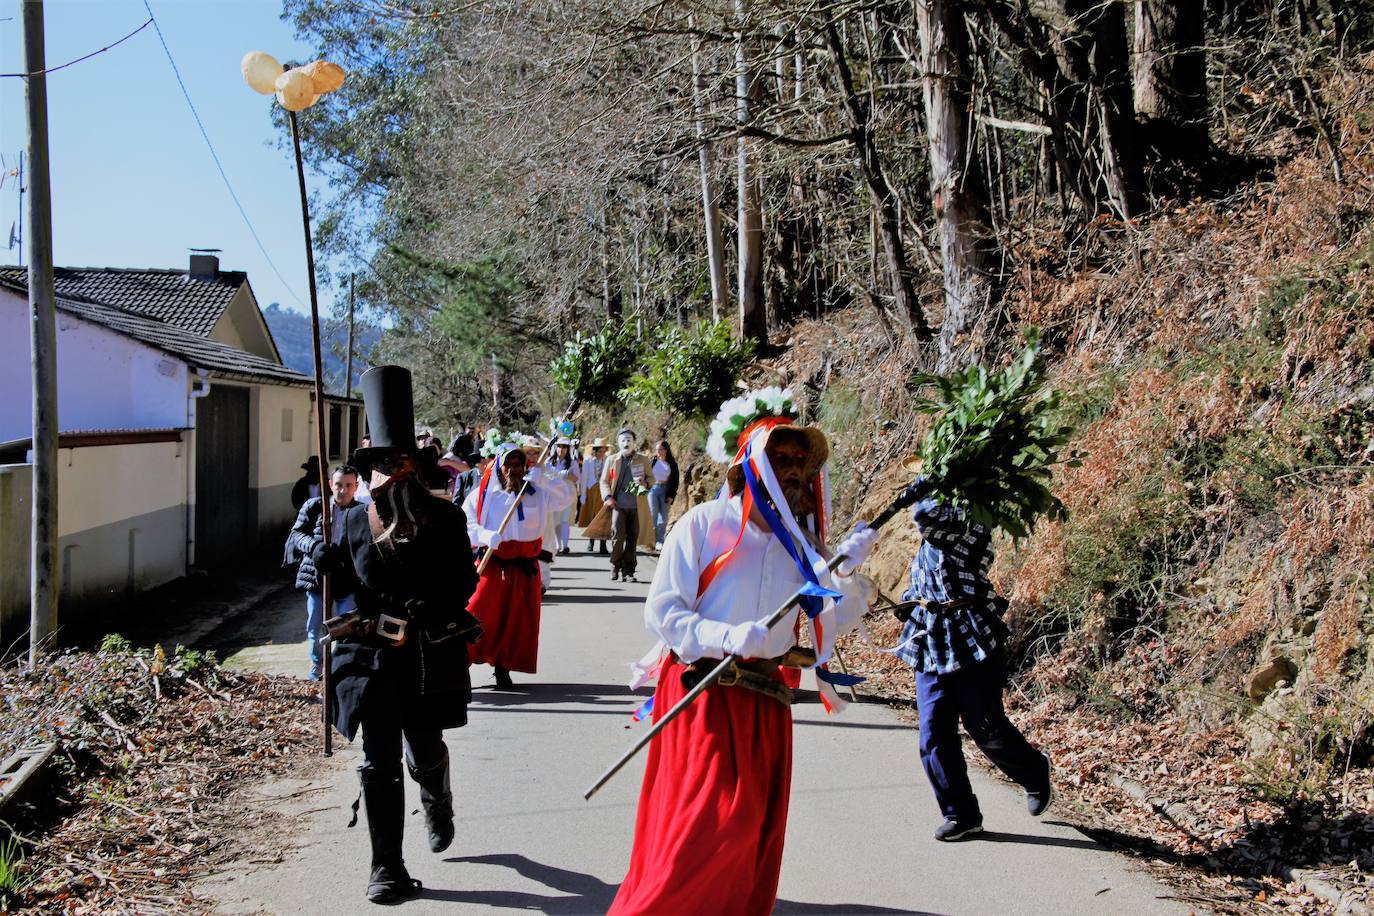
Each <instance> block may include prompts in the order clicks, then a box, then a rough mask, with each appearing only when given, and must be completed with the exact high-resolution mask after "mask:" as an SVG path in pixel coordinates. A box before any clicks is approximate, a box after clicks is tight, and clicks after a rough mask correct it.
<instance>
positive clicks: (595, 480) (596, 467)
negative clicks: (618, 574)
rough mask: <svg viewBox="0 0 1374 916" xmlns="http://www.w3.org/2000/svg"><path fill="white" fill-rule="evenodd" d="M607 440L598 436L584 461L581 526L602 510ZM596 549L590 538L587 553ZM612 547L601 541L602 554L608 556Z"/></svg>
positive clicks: (591, 520) (585, 525)
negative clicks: (602, 474) (602, 475)
mask: <svg viewBox="0 0 1374 916" xmlns="http://www.w3.org/2000/svg"><path fill="white" fill-rule="evenodd" d="M606 449H607V445H606V440H605V439H603V438H601V437H600V436H597V437H596V441H594V442H593V443H592V444H591V446H590V447H589V448H588V450H587V456H586V460H584V461H583V462H582V511H581V514H580V515H579V516H578V518H577V524H578V526H579V527H581V528H584V529H585V528H587V527H588V526H590V525H591V523H592V522H593V521H594V520H595V519H596V514H597V513H598V512H600V511H601V500H600V499H599V498H598V497H599V496H600V495H601V493H600V486H601V469H602V468H603V467H604V466H605V464H606ZM595 549H596V541H595V540H592V539H590V538H588V540H587V553H591V552H592V551H593V550H595ZM610 552H611V551H610V549H609V548H607V546H606V542H605V541H602V542H601V555H602V556H603V557H604V556H608V555H609V554H610Z"/></svg>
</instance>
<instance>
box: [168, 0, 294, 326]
mask: <svg viewBox="0 0 1374 916" xmlns="http://www.w3.org/2000/svg"><path fill="white" fill-rule="evenodd" d="M143 6H144V8H145V9H147V10H148V21H149V22H151V23H152V24H153V31H155V32H157V40H158V41H160V42H161V43H162V50H163V52H164V53H166V55H167V63H169V64H171V65H172V74H173V75H174V76H175V77H176V78H177V85H178V86H180V87H181V94H182V95H183V96H185V98H186V105H187V107H188V108H190V109H191V117H193V118H195V119H196V126H197V127H199V128H200V135H201V136H202V137H204V138H205V146H206V148H208V149H209V150H210V158H211V159H214V160H215V168H217V169H219V177H220V178H222V179H224V187H225V189H226V190H228V191H229V196H230V197H231V198H233V201H234V206H236V207H238V210H239V216H242V217H243V224H244V225H245V226H247V227H248V233H249V234H250V235H251V236H253V241H254V242H257V244H258V250H259V251H261V252H262V256H263V257H264V258H266V259H267V264H268V266H269V267H271V268H272V272H273V273H274V274H276V275H277V279H278V280H280V281H281V285H282V286H284V287H286V291H287V292H288V293H290V294H291V298H292V299H295V300H296V303H297V304H298V305H300V306H301V307H302V308H304V307H305V302H304V300H302V299H301V297H300V296H299V295H297V293H296V291H295V290H294V289H292V288H291V284H290V283H288V282H287V281H286V277H284V276H282V272H281V270H280V269H279V268H278V267H277V265H276V262H275V261H273V260H272V256H271V255H270V254H268V253H267V246H266V245H264V244H263V243H262V239H261V238H259V237H258V231H257V230H256V229H254V228H253V221H252V220H250V219H249V218H248V211H246V210H244V209H243V203H242V202H240V201H239V196H238V194H237V193H236V192H235V191H234V186H233V185H232V184H230V182H229V175H228V174H227V173H226V172H225V171H224V164H223V163H222V162H220V159H219V153H217V152H215V145H214V144H213V143H211V142H210V134H209V132H207V131H206V130H205V122H203V121H202V120H201V119H200V112H198V111H196V104H195V102H192V101H191V93H190V92H188V91H187V90H186V83H185V82H184V81H183V80H182V78H181V71H180V70H179V69H177V62H176V60H175V59H173V57H172V49H171V48H169V47H167V39H166V37H165V36H164V35H163V34H162V27H161V26H159V25H158V22H157V17H156V16H154V15H153V8H152V7H151V6H150V5H149V4H148V0H143Z"/></svg>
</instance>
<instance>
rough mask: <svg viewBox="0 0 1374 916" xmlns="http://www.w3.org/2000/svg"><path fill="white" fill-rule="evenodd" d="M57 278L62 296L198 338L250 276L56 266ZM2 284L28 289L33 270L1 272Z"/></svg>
mask: <svg viewBox="0 0 1374 916" xmlns="http://www.w3.org/2000/svg"><path fill="white" fill-rule="evenodd" d="M52 275H53V285H54V286H55V287H56V289H57V295H59V296H75V297H77V298H78V299H86V300H90V301H94V302H103V303H105V304H106V305H113V306H117V307H119V308H121V309H124V310H125V311H129V312H137V313H138V314H140V315H146V316H147V317H149V318H156V319H157V320H158V321H165V322H166V323H167V324H170V325H175V326H176V327H178V328H181V329H183V330H186V331H190V332H191V333H192V334H195V335H197V336H199V337H208V336H210V332H211V331H212V330H213V329H214V327H215V323H216V322H217V321H219V318H220V316H221V315H223V314H224V310H225V309H226V308H228V307H229V302H230V300H232V299H233V298H234V293H236V292H238V288H239V287H240V286H242V285H243V282H244V280H246V279H247V277H248V275H247V274H246V273H244V272H243V271H241V270H222V271H219V272H218V273H217V274H215V276H214V277H213V278H210V277H205V278H200V277H194V278H193V277H191V275H190V273H189V271H185V270H151V269H148V270H145V269H133V268H122V267H54V268H53V272H52ZM0 279H4V280H6V281H8V282H10V283H17V284H19V285H20V286H23V287H25V288H26V289H27V287H28V282H29V275H28V270H27V268H23V267H0Z"/></svg>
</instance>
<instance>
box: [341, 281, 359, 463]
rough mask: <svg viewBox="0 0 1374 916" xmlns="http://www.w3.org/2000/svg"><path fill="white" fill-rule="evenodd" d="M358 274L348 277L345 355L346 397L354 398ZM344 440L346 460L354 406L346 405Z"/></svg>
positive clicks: (350, 438) (351, 431)
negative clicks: (346, 344) (355, 314)
mask: <svg viewBox="0 0 1374 916" xmlns="http://www.w3.org/2000/svg"><path fill="white" fill-rule="evenodd" d="M357 279H358V275H357V274H349V275H348V352H347V353H346V354H344V390H343V393H344V397H346V398H351V397H353V286H354V284H355V283H356V282H357ZM343 413H344V440H343V450H344V459H345V460H347V459H348V456H349V455H351V454H352V452H351V451H350V448H351V446H352V445H353V405H352V404H345V405H344V412H343Z"/></svg>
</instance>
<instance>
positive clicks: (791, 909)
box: [773, 900, 939, 916]
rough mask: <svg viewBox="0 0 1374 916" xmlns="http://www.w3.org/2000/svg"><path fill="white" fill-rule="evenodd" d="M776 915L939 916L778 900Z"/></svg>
mask: <svg viewBox="0 0 1374 916" xmlns="http://www.w3.org/2000/svg"><path fill="white" fill-rule="evenodd" d="M773 912H774V913H833V914H835V916H841V914H845V916H847V914H849V913H904V914H915V916H939V914H938V913H932V912H930V911H929V910H899V909H897V908H895V907H890V906H870V905H868V904H865V903H801V902H799V901H796V900H778V901H776V902H775V903H774V904H773Z"/></svg>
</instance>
